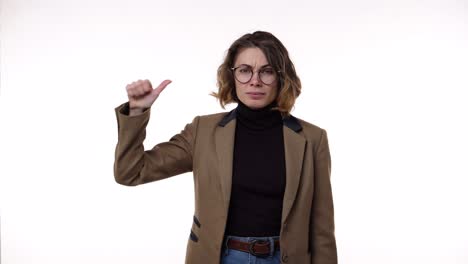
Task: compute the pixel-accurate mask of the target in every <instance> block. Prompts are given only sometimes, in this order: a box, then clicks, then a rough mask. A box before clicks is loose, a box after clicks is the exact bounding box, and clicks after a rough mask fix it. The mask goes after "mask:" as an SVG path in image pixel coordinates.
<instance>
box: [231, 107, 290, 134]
mask: <svg viewBox="0 0 468 264" xmlns="http://www.w3.org/2000/svg"><path fill="white" fill-rule="evenodd" d="M275 106H277V104H276V102H275V101H273V102H272V103H271V104H269V105H267V106H265V107H263V108H260V109H252V108H249V107H248V106H247V105H245V104H244V103H242V102H241V101H239V102H238V105H237V108H236V112H237V115H236V117H237V120H238V121H239V123H240V124H242V125H244V126H245V127H247V128H249V129H252V130H265V129H269V128H272V127H275V126H278V125H282V123H283V118H282V116H281V112H280V111H278V110H271V108H272V107H275Z"/></svg>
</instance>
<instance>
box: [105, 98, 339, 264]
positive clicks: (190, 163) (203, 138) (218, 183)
mask: <svg viewBox="0 0 468 264" xmlns="http://www.w3.org/2000/svg"><path fill="white" fill-rule="evenodd" d="M115 112H116V115H117V123H118V143H117V147H116V150H115V163H114V176H115V180H116V181H117V182H118V183H120V184H123V185H128V186H135V185H139V184H144V183H147V182H152V181H158V180H162V179H165V178H168V177H171V176H174V175H177V174H181V173H185V172H190V171H192V172H193V179H194V183H195V212H194V217H193V224H192V228H191V230H190V235H189V234H188V238H187V251H186V258H185V263H188V264H211V263H212V264H219V262H220V261H219V260H220V258H221V257H220V256H221V247H222V245H221V244H222V241H223V236H224V230H225V225H226V220H227V217H228V208H229V199H230V193H231V177H232V159H233V147H234V131H235V127H236V118H235V117H236V111H235V110H233V111H231V112H229V113H217V114H212V115H205V116H197V117H195V118H194V119H193V121H192V123H190V124H187V125H186V126H185V128H184V129H183V130H182V131H181V132H180V133H179V134H177V135H174V136H173V137H172V138H171V139H170V140H169V141H168V142H162V143H160V144H157V145H155V146H154V147H153V148H152V149H151V150H146V151H145V150H144V146H143V141H144V139H145V136H146V133H145V131H146V130H145V129H146V125H147V124H148V121H149V118H150V109H147V110H145V111H144V112H143V113H142V114H141V115H138V116H128V115H126V114H125V113H128V103H125V104H122V105H120V106H118V107H117V108H115ZM283 124H284V126H283V132H284V148H285V159H286V190H285V194H284V199H283V211H282V213H283V214H282V225H281V232H280V247H281V258H282V263H293V264H336V263H337V251H336V242H335V235H334V216H333V199H332V189H331V184H330V173H331V160H330V151H329V147H328V140H327V133H326V131H325V130H324V129H322V128H320V127H318V126H315V125H313V124H310V123H307V122H305V121H303V120H301V119H298V118H295V117H293V116H289V117H287V118H284V119H283Z"/></svg>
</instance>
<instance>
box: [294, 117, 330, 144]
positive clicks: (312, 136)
mask: <svg viewBox="0 0 468 264" xmlns="http://www.w3.org/2000/svg"><path fill="white" fill-rule="evenodd" d="M291 117H292V118H294V119H296V121H297V122H298V123H299V124H300V125H301V127H302V130H301V131H300V132H299V133H300V134H301V135H303V136H304V137H305V138H306V139H307V140H309V141H313V142H320V140H321V139H322V137H323V136H324V135H325V136H326V133H327V132H326V130H325V129H324V128H323V127H321V126H319V125H317V124H314V123H311V122H308V121H305V120H304V119H301V118H298V117H295V116H291Z"/></svg>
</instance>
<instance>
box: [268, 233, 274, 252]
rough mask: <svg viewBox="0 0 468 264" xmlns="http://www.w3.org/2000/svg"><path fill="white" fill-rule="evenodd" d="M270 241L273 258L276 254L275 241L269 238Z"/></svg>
mask: <svg viewBox="0 0 468 264" xmlns="http://www.w3.org/2000/svg"><path fill="white" fill-rule="evenodd" d="M268 240H269V241H270V257H272V256H273V253H274V252H275V241H274V240H273V238H272V237H268Z"/></svg>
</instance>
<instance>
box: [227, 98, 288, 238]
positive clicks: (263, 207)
mask: <svg viewBox="0 0 468 264" xmlns="http://www.w3.org/2000/svg"><path fill="white" fill-rule="evenodd" d="M273 106H275V103H274V102H273V103H272V104H270V105H268V106H266V107H264V108H262V109H250V108H249V107H247V106H246V105H244V104H243V103H242V102H239V104H238V106H237V108H236V119H237V123H236V133H235V141H234V142H235V143H234V160H233V175H232V189H231V199H230V204H229V217H228V221H227V225H226V234H227V235H233V236H279V233H280V229H281V213H282V207H283V196H284V189H285V186H286V165H285V159H284V141H283V121H282V117H281V113H280V112H279V111H278V110H271V107H273Z"/></svg>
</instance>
